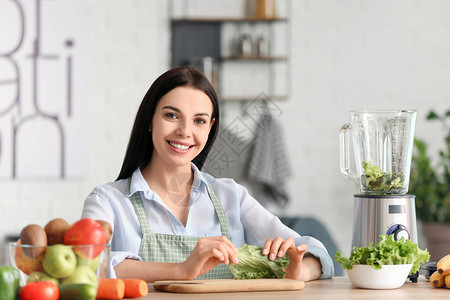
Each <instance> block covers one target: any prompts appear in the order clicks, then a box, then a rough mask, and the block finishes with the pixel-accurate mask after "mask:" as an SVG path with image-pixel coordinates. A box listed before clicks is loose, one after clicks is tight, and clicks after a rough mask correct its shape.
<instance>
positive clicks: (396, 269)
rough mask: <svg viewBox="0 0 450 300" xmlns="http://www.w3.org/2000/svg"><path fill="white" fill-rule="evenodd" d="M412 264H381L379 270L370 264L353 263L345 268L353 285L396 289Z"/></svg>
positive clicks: (403, 281)
mask: <svg viewBox="0 0 450 300" xmlns="http://www.w3.org/2000/svg"><path fill="white" fill-rule="evenodd" d="M412 266H413V264H406V265H383V266H382V267H381V269H380V270H376V269H374V268H373V267H372V266H370V265H354V266H353V269H351V270H345V271H346V272H347V275H348V277H349V278H350V281H351V282H352V283H353V285H354V286H355V287H358V288H363V289H397V288H399V287H401V286H402V285H403V284H404V283H405V281H406V279H407V278H408V274H409V272H410V271H411V268H412Z"/></svg>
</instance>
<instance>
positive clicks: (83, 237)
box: [64, 218, 107, 259]
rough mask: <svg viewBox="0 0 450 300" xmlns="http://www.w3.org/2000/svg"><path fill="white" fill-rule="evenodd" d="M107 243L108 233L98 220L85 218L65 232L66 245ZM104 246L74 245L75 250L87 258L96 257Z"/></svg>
mask: <svg viewBox="0 0 450 300" xmlns="http://www.w3.org/2000/svg"><path fill="white" fill-rule="evenodd" d="M106 243H107V233H106V231H105V229H104V228H103V227H102V225H101V224H100V223H99V222H97V221H96V220H93V219H90V218H85V219H81V220H79V221H77V222H75V223H73V224H72V225H71V226H70V227H69V228H67V230H66V232H65V233H64V244H66V245H104V244H106ZM103 249H104V247H103V246H96V247H93V246H89V247H74V249H73V250H74V251H75V252H76V253H77V254H78V255H80V256H81V257H83V258H85V259H93V258H96V257H97V256H98V255H99V254H100V253H101V252H102V251H103Z"/></svg>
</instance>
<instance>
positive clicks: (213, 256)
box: [182, 236, 238, 279]
mask: <svg viewBox="0 0 450 300" xmlns="http://www.w3.org/2000/svg"><path fill="white" fill-rule="evenodd" d="M221 263H223V264H226V265H228V264H229V263H234V264H237V263H238V261H237V249H236V247H235V246H234V245H233V243H232V242H231V241H230V240H229V239H228V238H227V237H225V236H214V237H205V238H202V239H200V240H199V241H198V242H197V245H196V246H195V248H194V250H192V252H191V254H190V255H189V257H188V258H187V259H186V260H185V261H184V262H183V263H182V268H183V270H184V272H185V274H186V277H187V278H188V279H194V278H196V277H197V276H200V275H203V274H205V273H207V272H208V271H210V270H211V269H212V268H214V267H215V266H217V265H220V264H221Z"/></svg>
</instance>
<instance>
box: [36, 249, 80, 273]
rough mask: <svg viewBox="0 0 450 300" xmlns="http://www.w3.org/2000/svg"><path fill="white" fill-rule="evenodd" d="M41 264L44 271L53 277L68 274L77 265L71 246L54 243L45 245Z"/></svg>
mask: <svg viewBox="0 0 450 300" xmlns="http://www.w3.org/2000/svg"><path fill="white" fill-rule="evenodd" d="M42 266H43V267H44V270H45V272H47V274H49V275H50V276H52V277H55V278H65V277H68V276H70V275H71V274H72V273H73V272H74V271H75V268H76V267H77V257H76V255H75V252H73V250H72V247H70V246H66V245H62V244H56V245H52V246H48V247H47V251H45V255H44V259H43V260H42Z"/></svg>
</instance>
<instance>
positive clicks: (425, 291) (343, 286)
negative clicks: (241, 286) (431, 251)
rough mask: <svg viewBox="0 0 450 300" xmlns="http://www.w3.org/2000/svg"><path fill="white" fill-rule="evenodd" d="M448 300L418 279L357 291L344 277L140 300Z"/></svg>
mask: <svg viewBox="0 0 450 300" xmlns="http://www.w3.org/2000/svg"><path fill="white" fill-rule="evenodd" d="M231 297H232V299H233V300H240V299H255V300H256V299H262V298H267V299H269V298H270V299H271V300H277V299H333V300H334V299H395V300H399V299H408V300H410V299H450V289H447V288H433V287H432V286H431V284H430V282H428V281H426V279H425V278H424V277H423V276H420V278H419V282H418V283H412V282H409V281H408V282H406V283H405V284H404V285H403V286H402V287H401V288H398V289H393V290H368V289H358V288H354V287H353V286H352V283H351V282H350V280H349V279H348V277H346V276H342V277H334V278H333V279H326V280H315V281H311V282H307V283H306V286H305V288H304V289H302V290H299V291H275V292H233V293H206V294H179V293H168V292H160V291H156V290H154V289H153V288H152V287H150V290H149V294H148V295H147V296H146V297H142V298H139V299H152V300H160V299H164V300H167V299H196V300H202V299H214V300H221V299H226V300H229V299H230V298H231Z"/></svg>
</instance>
